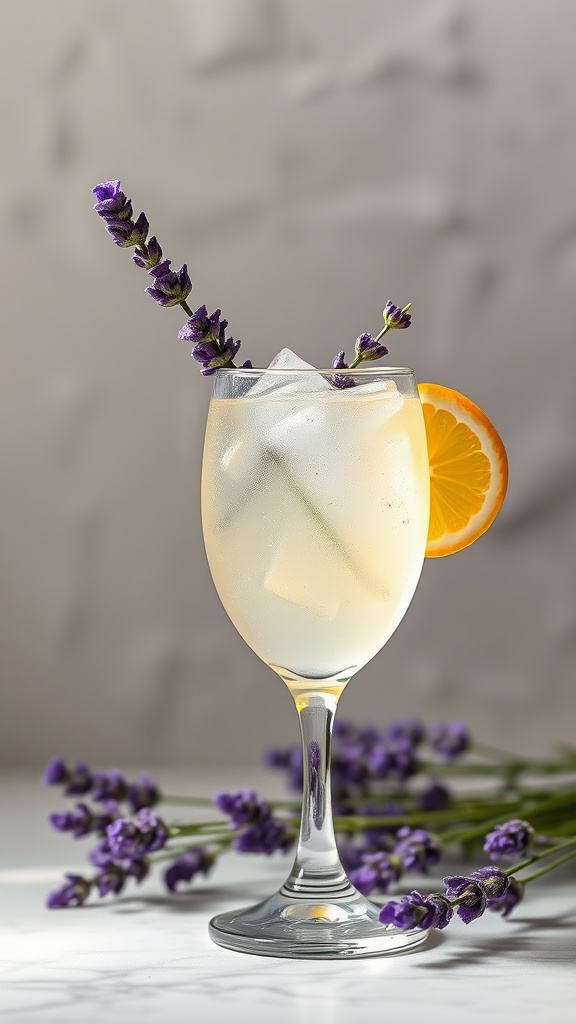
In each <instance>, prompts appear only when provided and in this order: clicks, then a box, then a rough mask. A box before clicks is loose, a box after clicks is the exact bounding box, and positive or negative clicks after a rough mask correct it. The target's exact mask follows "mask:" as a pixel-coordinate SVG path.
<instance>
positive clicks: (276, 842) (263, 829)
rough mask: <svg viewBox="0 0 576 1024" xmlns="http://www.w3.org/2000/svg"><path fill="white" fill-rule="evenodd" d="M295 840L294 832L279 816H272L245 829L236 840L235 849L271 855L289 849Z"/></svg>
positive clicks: (242, 851) (240, 851) (241, 851)
mask: <svg viewBox="0 0 576 1024" xmlns="http://www.w3.org/2000/svg"><path fill="white" fill-rule="evenodd" d="M293 842H294V832H293V831H292V829H291V828H290V827H289V826H288V825H287V824H286V823H285V822H284V821H280V819H279V818H273V817H272V816H270V817H269V818H266V819H265V820H264V821H261V822H259V823H258V824H257V825H253V826H252V827H250V828H247V829H244V831H243V832H240V834H239V835H238V836H237V837H236V839H235V840H234V849H235V850H238V852H239V853H265V854H266V855H267V856H270V854H272V853H276V851H277V850H281V851H282V852H283V853H285V852H286V850H289V849H290V847H291V846H292V844H293Z"/></svg>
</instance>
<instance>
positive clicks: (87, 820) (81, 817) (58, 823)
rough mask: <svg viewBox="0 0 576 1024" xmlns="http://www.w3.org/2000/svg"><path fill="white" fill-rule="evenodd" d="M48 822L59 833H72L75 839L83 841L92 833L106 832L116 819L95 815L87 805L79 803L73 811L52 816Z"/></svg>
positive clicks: (111, 816) (107, 815)
mask: <svg viewBox="0 0 576 1024" xmlns="http://www.w3.org/2000/svg"><path fill="white" fill-rule="evenodd" d="M48 820H49V821H50V824H51V825H52V828H55V829H56V830H57V831H58V832H72V834H73V836H74V838H75V839H81V838H82V836H87V835H89V833H91V832H99V833H102V832H104V830H105V829H106V828H107V827H108V825H110V824H111V823H112V822H113V821H114V817H113V815H111V814H93V813H92V811H91V810H90V808H89V807H88V805H87V804H84V803H79V804H76V807H75V809H74V810H73V811H65V812H63V813H60V812H57V813H55V814H51V815H50V816H49V819H48Z"/></svg>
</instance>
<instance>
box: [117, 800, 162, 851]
mask: <svg viewBox="0 0 576 1024" xmlns="http://www.w3.org/2000/svg"><path fill="white" fill-rule="evenodd" d="M106 835H107V837H108V845H109V847H110V851H111V853H112V856H113V857H114V858H118V859H119V860H122V859H123V858H126V859H134V858H137V857H143V856H144V855H146V854H148V853H153V852H154V851H155V850H161V849H162V847H163V846H164V845H165V844H166V840H167V839H168V829H167V828H166V825H165V824H164V822H163V821H162V819H161V818H158V817H157V816H156V815H155V814H154V812H153V811H150V810H148V808H144V810H143V811H140V813H139V815H138V817H137V818H136V820H135V821H131V820H130V818H118V820H117V821H114V822H113V823H112V824H111V825H109V827H108V828H107V830H106Z"/></svg>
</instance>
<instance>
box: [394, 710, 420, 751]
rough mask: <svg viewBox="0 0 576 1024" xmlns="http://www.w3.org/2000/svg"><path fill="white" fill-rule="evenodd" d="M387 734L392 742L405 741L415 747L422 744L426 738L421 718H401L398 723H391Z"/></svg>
mask: <svg viewBox="0 0 576 1024" xmlns="http://www.w3.org/2000/svg"><path fill="white" fill-rule="evenodd" d="M385 734H386V736H387V737H388V739H390V740H394V741H396V740H405V741H407V742H408V743H411V744H412V745H413V746H415V747H416V746H418V744H419V743H422V740H423V739H424V736H425V731H424V726H423V725H422V722H421V721H420V719H419V718H413V717H412V716H409V717H408V718H399V719H398V721H396V722H389V723H388V725H387V726H386V729H385Z"/></svg>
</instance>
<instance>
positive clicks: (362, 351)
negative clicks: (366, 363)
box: [342, 334, 388, 361]
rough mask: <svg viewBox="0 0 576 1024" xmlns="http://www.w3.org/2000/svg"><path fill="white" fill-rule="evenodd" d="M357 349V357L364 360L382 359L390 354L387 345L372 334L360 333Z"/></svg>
mask: <svg viewBox="0 0 576 1024" xmlns="http://www.w3.org/2000/svg"><path fill="white" fill-rule="evenodd" d="M355 351H356V358H357V359H360V360H362V361H363V360H365V359H382V357H383V356H387V355H388V349H387V348H386V345H382V344H381V342H379V341H378V340H377V339H376V338H373V337H372V335H371V334H360V335H359V336H358V337H357V339H356V346H355ZM342 354H344V353H342Z"/></svg>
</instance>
